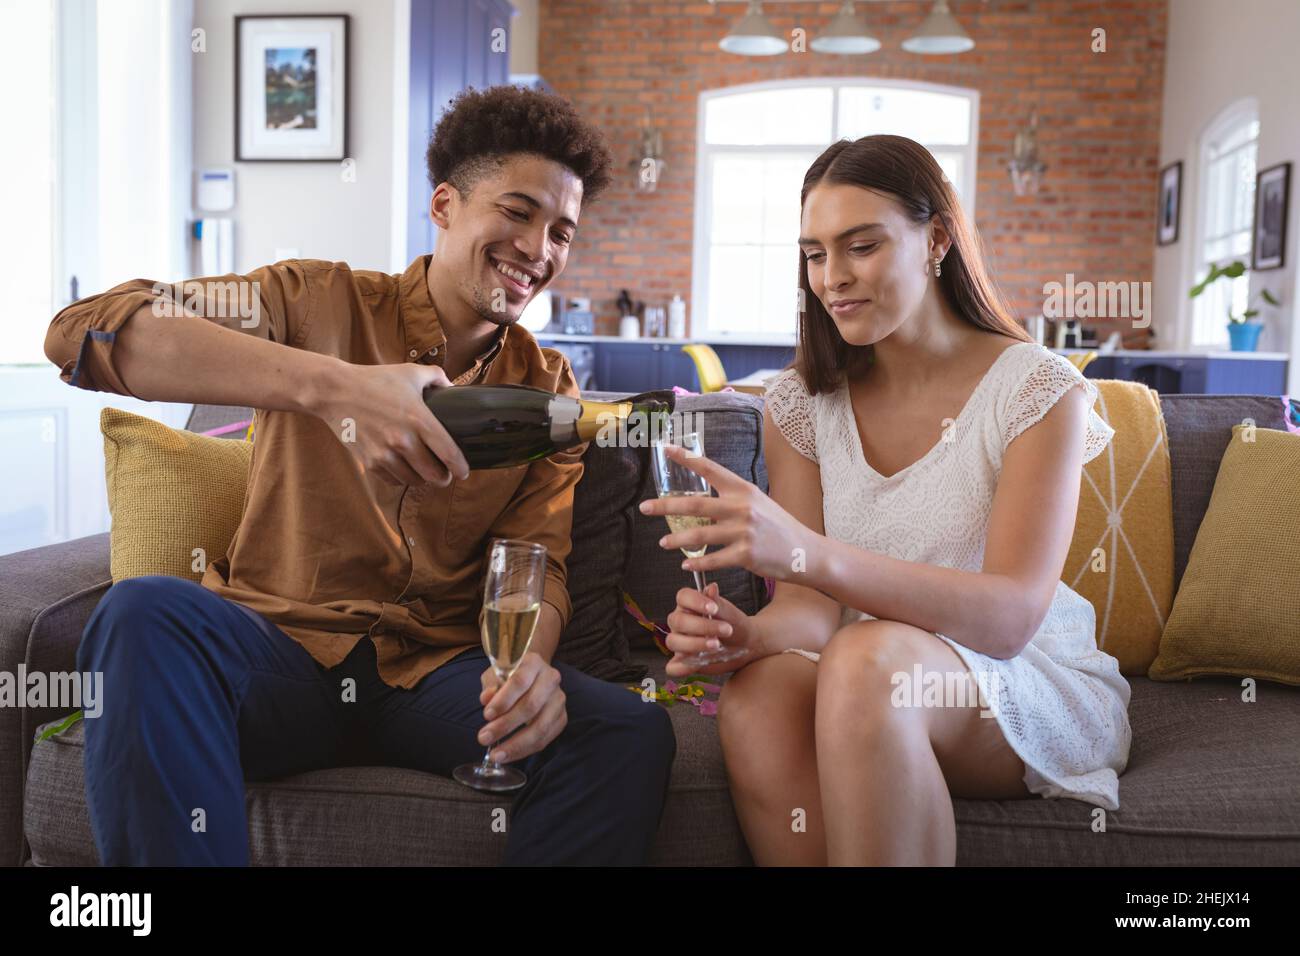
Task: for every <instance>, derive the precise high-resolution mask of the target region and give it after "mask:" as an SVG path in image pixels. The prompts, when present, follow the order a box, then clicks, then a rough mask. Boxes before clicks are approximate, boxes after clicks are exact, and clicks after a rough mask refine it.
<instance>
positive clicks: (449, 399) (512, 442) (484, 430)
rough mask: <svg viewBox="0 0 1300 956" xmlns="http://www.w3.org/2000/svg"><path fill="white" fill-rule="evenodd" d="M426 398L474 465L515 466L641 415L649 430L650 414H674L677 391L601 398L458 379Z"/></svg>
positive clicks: (628, 425) (630, 423) (427, 393)
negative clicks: (613, 399) (612, 399)
mask: <svg viewBox="0 0 1300 956" xmlns="http://www.w3.org/2000/svg"><path fill="white" fill-rule="evenodd" d="M424 403H425V404H426V405H427V406H428V407H429V410H430V411H431V412H433V414H434V416H435V417H436V418H437V419H438V421H439V422H441V423H442V426H443V427H444V428H445V429H447V432H448V433H449V434H450V435H451V437H452V438H453V439H454V440H455V442H456V444H457V446H459V448H460V450H461V452H462V454H464V456H465V460H466V461H467V462H468V463H469V466H470V468H510V467H513V466H515V465H524V464H527V463H528V462H530V461H536V460H537V459H539V458H545V457H546V456H548V455H553V454H555V453H556V452H557V451H563V450H564V449H566V448H572V447H574V446H575V445H581V444H582V443H583V442H589V441H592V440H594V439H595V438H596V436H597V434H598V433H599V432H600V430H601V429H602V428H604V427H606V426H610V427H614V428H618V427H619V426H620V425H622V426H623V428H626V429H629V430H630V429H631V428H632V427H633V425H634V424H635V417H634V416H637V415H644V416H645V419H644V421H643V422H642V424H643V426H644V427H645V428H646V429H647V430H648V429H650V428H651V427H653V426H652V423H651V421H650V418H651V416H655V415H662V416H666V415H670V414H672V411H673V406H674V395H673V392H672V390H671V389H669V390H664V391H657V392H642V393H641V394H639V395H632V396H629V397H628V398H624V399H620V400H619V401H616V402H597V401H590V400H588V399H577V398H573V397H571V396H569V395H557V394H556V393H555V392H548V391H546V390H545V389H540V388H533V387H531V386H529V385H453V386H449V387H447V388H426V389H425V390H424ZM620 419H622V420H623V421H622V422H620V421H619V420H620Z"/></svg>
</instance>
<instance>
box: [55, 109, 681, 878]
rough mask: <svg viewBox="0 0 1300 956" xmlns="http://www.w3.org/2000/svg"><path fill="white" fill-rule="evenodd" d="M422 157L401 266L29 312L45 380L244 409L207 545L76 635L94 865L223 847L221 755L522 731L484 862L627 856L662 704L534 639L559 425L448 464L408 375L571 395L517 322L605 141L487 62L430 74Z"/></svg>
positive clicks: (589, 192) (667, 749) (349, 748)
mask: <svg viewBox="0 0 1300 956" xmlns="http://www.w3.org/2000/svg"><path fill="white" fill-rule="evenodd" d="M427 160H428V167H429V177H430V181H431V183H432V184H433V185H434V186H435V190H434V193H433V200H432V204H431V209H430V215H431V216H432V217H433V220H434V222H435V223H436V224H437V225H438V227H439V230H440V232H439V237H438V243H437V248H436V250H435V251H434V253H433V255H432V256H421V257H419V258H417V259H416V260H415V261H414V262H412V263H411V265H410V267H409V268H408V269H407V270H406V272H405V273H404V274H402V275H385V274H382V273H377V272H364V271H359V272H354V271H352V270H351V269H349V268H348V266H347V265H346V264H345V263H338V262H333V263H332V262H324V261H316V260H301V261H299V260H293V261H287V262H278V263H276V264H274V265H270V266H264V267H263V268H260V269H257V270H254V271H253V272H251V273H248V274H247V275H243V276H224V277H218V278H214V279H197V280H191V281H192V282H193V283H198V285H197V286H196V285H191V284H189V283H187V284H186V285H185V286H184V287H182V288H181V289H180V290H169V289H167V287H164V286H160V284H158V283H150V282H148V281H146V280H135V281H131V282H126V283H123V284H122V285H119V286H116V287H115V288H113V289H110V290H108V291H107V292H104V293H102V294H100V295H96V296H91V297H89V298H86V299H83V300H81V301H79V302H76V303H74V304H73V305H71V306H69V307H68V308H66V309H64V310H63V311H62V312H60V313H59V314H58V315H57V316H55V318H54V320H53V322H52V324H51V326H50V331H49V334H48V336H47V338H46V343H45V351H46V354H47V355H48V356H49V358H50V360H51V361H53V362H55V363H56V364H58V365H59V366H60V370H61V375H62V377H63V379H64V380H65V381H67V382H69V383H70V384H72V385H75V386H79V387H81V388H89V389H98V390H106V391H112V392H117V393H119V394H128V395H134V396H137V397H139V398H143V399H147V400H150V401H171V402H195V403H212V404H225V405H246V406H251V407H253V408H256V409H257V426H256V432H255V435H256V438H255V442H254V452H253V461H252V466H251V469H250V472H249V485H248V494H247V499H246V503H245V508H244V512H243V516H242V520H241V523H240V526H239V528H238V530H237V532H236V534H235V537H234V540H233V541H232V542H231V544H230V548H229V551H228V553H227V554H226V555H225V556H223V557H221V558H219V559H218V560H215V561H213V562H212V563H211V564H210V565H209V566H208V567H207V568H206V570H205V573H204V575H203V579H202V585H201V586H200V585H199V584H195V583H194V582H192V581H188V580H184V579H180V578H171V577H163V576H150V577H142V578H135V579H130V580H125V581H122V582H120V583H118V584H116V585H114V586H113V587H112V588H110V589H109V591H108V593H107V594H106V595H105V597H104V599H103V601H101V602H100V604H99V606H98V607H97V608H96V610H95V612H94V614H93V615H92V617H91V619H90V621H89V622H88V624H87V626H86V631H85V634H84V635H83V640H82V644H81V648H80V651H79V653H78V661H77V666H78V668H79V669H80V670H83V671H99V672H102V673H103V675H104V681H105V684H106V688H105V709H104V713H103V715H102V716H101V717H99V718H97V719H95V720H93V721H87V722H86V751H85V754H86V756H85V769H86V798H87V802H88V804H89V808H90V819H91V825H92V828H93V831H94V836H95V842H96V845H97V847H98V849H99V853H100V857H101V859H102V861H103V863H104V864H106V865H118V864H148V865H178V864H208V865H212V864H217V865H220V864H247V863H248V862H249V856H250V854H249V841H248V821H247V819H246V816H245V807H244V781H245V779H249V780H265V779H270V778H276V777H283V776H287V775H290V774H296V773H301V772H303V771H306V770H311V769H315V768H323V767H332V766H339V765H343V764H356V763H369V764H383V765H388V766H399V767H409V768H414V769H418V770H425V771H428V772H431V773H437V774H442V775H448V776H449V775H450V774H451V771H452V769H453V768H454V767H455V766H457V765H458V764H461V763H465V762H476V761H479V760H481V759H482V756H483V753H484V751H485V749H486V746H487V745H488V744H498V742H500V741H502V738H504V737H506V735H507V734H510V733H511V732H512V731H514V730H516V729H517V728H521V727H522V729H520V730H519V731H518V733H516V734H514V736H511V737H510V738H509V739H508V740H505V741H504V742H503V743H499V744H498V745H497V746H496V747H495V748H494V751H496V750H499V751H500V752H501V754H502V756H501V758H500V759H502V760H504V761H509V762H515V763H517V764H518V765H519V766H520V767H521V769H523V770H524V771H525V772H526V773H527V775H528V783H527V784H526V785H525V787H524V788H523V789H521V790H518V791H515V793H514V802H513V810H512V815H511V820H510V828H509V833H508V834H507V836H506V838H505V839H506V848H505V860H506V862H508V863H511V864H636V863H644V862H646V861H647V858H648V856H649V854H650V851H651V848H652V846H653V844H654V838H655V832H656V830H657V828H658V822H659V818H660V815H661V813H662V807H663V800H664V797H665V796H666V792H667V783H668V773H669V768H670V767H671V765H672V761H673V756H674V754H675V750H676V743H675V739H674V736H673V732H672V726H671V724H670V722H669V720H668V718H667V715H666V713H665V712H664V711H663V710H662V709H661V708H660V707H658V705H656V704H653V703H651V704H646V703H644V702H642V700H641V698H640V697H639V696H637V695H634V694H629V693H628V692H627V691H626V690H625V689H623V688H622V687H619V686H617V685H615V684H609V683H606V682H604V681H601V680H598V679H596V678H593V677H589V676H587V675H585V674H583V673H581V672H579V671H577V670H576V669H574V668H572V667H570V666H568V665H566V664H563V663H557V662H555V661H553V656H554V654H555V650H556V645H557V643H558V641H559V637H560V633H561V632H562V631H563V629H564V626H565V624H566V623H567V621H568V618H569V614H570V603H569V596H568V592H567V589H566V585H565V567H564V561H565V559H566V557H567V556H568V553H569V549H570V542H569V532H570V529H571V516H572V503H573V488H574V485H575V484H577V482H578V479H579V477H580V476H581V474H582V467H583V466H582V461H581V459H582V452H583V451H584V450H585V446H583V447H581V448H578V449H574V450H571V451H569V452H562V453H557V454H554V455H551V456H550V457H549V458H546V459H542V460H539V461H537V462H534V463H532V464H530V465H528V466H521V467H519V468H510V469H492V470H481V471H473V472H471V471H469V470H468V469H467V467H466V463H465V460H464V457H463V456H462V455H461V453H460V451H459V449H458V448H457V447H456V445H455V443H454V442H453V441H452V440H451V438H450V437H449V436H448V435H447V433H446V431H445V430H444V429H443V427H442V426H441V425H440V424H439V423H438V422H437V420H436V419H435V418H434V417H433V416H432V415H431V414H430V412H429V410H428V408H427V407H426V406H425V404H424V402H423V400H422V398H421V392H422V390H423V389H424V388H425V387H427V386H435V387H446V386H453V385H464V384H471V383H474V384H498V383H518V384H526V385H532V386H536V387H540V388H544V389H548V390H550V391H555V392H563V393H566V394H570V395H577V394H578V388H577V385H576V383H575V381H574V378H573V375H572V372H571V370H570V368H569V365H568V362H567V361H566V359H565V358H564V357H563V356H562V355H560V354H559V353H557V352H555V351H553V350H551V349H542V348H540V347H539V346H538V345H537V342H536V340H534V339H533V337H532V336H531V335H530V334H529V333H528V332H527V330H525V329H524V328H522V327H521V326H519V325H517V324H516V323H517V320H518V318H519V315H520V313H521V312H522V310H523V308H524V306H525V305H526V304H527V302H528V301H529V300H530V299H532V298H533V297H534V296H536V295H538V294H539V293H540V292H541V291H542V290H543V289H545V288H546V287H547V286H549V285H550V284H551V283H552V282H553V281H554V280H555V278H556V277H557V276H558V275H559V274H560V273H561V272H562V271H563V270H564V266H565V263H566V261H567V259H568V255H569V250H570V247H571V245H572V243H573V241H574V234H575V231H576V229H577V224H578V218H579V213H580V211H581V207H582V206H583V204H584V203H589V202H590V201H591V200H592V199H593V198H594V197H595V196H596V195H597V194H598V193H599V192H600V191H601V190H602V189H603V188H604V187H605V186H606V185H607V184H608V183H609V181H610V165H611V158H610V155H609V152H608V150H607V148H606V146H605V144H604V141H603V139H602V138H601V136H600V134H599V133H598V132H597V131H596V130H595V129H593V128H591V127H590V126H588V125H587V124H586V123H584V122H583V121H582V120H581V119H580V118H579V117H578V116H577V115H576V114H575V113H574V111H573V110H572V108H571V107H570V106H569V104H568V103H567V102H566V101H564V100H562V99H560V98H558V97H554V96H549V95H546V94H542V93H537V92H532V91H528V90H524V89H521V88H515V87H493V88H490V89H488V90H484V91H481V92H475V91H469V92H467V93H464V94H462V95H461V96H459V97H457V99H456V100H455V101H454V102H453V103H452V104H451V106H450V107H449V110H448V112H446V113H445V114H444V116H443V118H442V120H441V121H440V122H439V124H438V127H437V129H436V130H435V131H434V134H433V136H432V138H431V141H430V144H429V149H428V156H427ZM232 282H233V283H236V284H237V285H235V286H232V285H229V284H228V283H232ZM236 291H237V292H238V293H239V294H235V293H236ZM177 292H181V293H183V295H181V294H176V293H177ZM241 300H242V301H243V302H244V304H245V305H251V306H252V308H232V303H235V304H238V303H240V302H241ZM182 305H184V306H185V310H184V311H185V314H179V315H177V314H176V313H177V312H179V311H180V307H181V306H182ZM169 313H170V314H169ZM196 313H197V314H196ZM241 333H242V334H241ZM489 537H505V538H524V539H528V540H530V541H537V542H541V543H543V544H545V545H546V547H547V549H548V558H547V565H548V566H547V575H546V585H545V596H544V603H543V605H542V611H541V614H540V616H539V619H538V623H537V630H536V632H535V635H534V637H533V642H532V645H531V649H530V651H529V653H528V654H527V655H525V657H524V658H523V660H522V662H521V663H520V665H519V667H518V669H517V670H516V671H515V672H514V673H513V674H512V675H511V677H510V680H509V681H508V682H506V684H505V685H504V686H500V685H499V682H498V680H497V678H496V677H495V675H494V673H493V671H492V668H491V667H490V666H489V663H488V661H487V658H486V656H485V655H484V653H483V650H482V648H481V647H480V645H479V633H478V626H477V623H476V622H477V616H478V610H479V607H480V605H481V595H482V585H483V571H484V569H483V553H484V549H485V547H486V540H487V538H489ZM176 546H177V547H178V548H182V549H183V550H184V551H185V553H187V554H188V553H189V550H190V548H191V545H190V544H189V543H187V542H181V541H178V542H176ZM350 688H354V690H352V691H351V692H349V689H350ZM485 724H486V726H485ZM200 819H201V820H202V821H203V824H204V825H203V826H202V827H199V826H197V825H196V821H198V820H200ZM488 823H489V819H488V817H487V816H485V817H484V826H487V825H488ZM485 839H486V837H485Z"/></svg>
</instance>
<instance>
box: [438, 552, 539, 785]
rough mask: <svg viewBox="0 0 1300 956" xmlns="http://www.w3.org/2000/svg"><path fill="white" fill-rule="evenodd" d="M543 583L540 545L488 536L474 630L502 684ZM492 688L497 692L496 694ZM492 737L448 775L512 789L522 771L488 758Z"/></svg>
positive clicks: (524, 645) (522, 644) (526, 637)
mask: <svg viewBox="0 0 1300 956" xmlns="http://www.w3.org/2000/svg"><path fill="white" fill-rule="evenodd" d="M545 582H546V546H545V545H541V544H534V543H533V542H531V541H520V540H517V539H513V538H493V539H492V540H491V542H490V543H489V545H488V554H487V573H486V575H485V576H484V580H483V609H482V611H481V612H480V613H479V630H480V633H481V634H482V637H483V650H484V652H485V653H486V654H487V656H488V660H490V661H491V662H492V667H493V669H494V670H495V671H496V675H497V677H498V678H499V679H500V680H501V683H502V685H504V684H505V682H506V681H508V680H509V679H510V675H511V674H512V673H514V670H515V668H516V667H518V666H519V661H520V660H522V659H523V656H524V655H525V654H527V653H528V646H529V645H530V644H531V643H532V640H533V630H534V629H535V628H536V627H537V616H538V612H539V611H540V610H541V607H542V592H543V586H544V585H545ZM499 692H500V691H499V689H498V693H499ZM497 743H499V741H493V742H492V743H491V744H489V745H488V748H487V750H486V751H485V752H484V753H483V762H482V763H478V764H474V763H465V764H461V765H460V766H459V767H457V768H456V769H455V770H454V771H453V772H452V776H453V777H454V778H455V779H456V780H459V781H460V782H461V783H463V784H465V785H466V786H467V787H473V788H474V789H475V790H491V791H499V790H517V789H519V788H520V787H522V786H523V785H524V784H525V783H526V782H527V781H528V775H527V774H525V773H524V772H523V771H522V770H519V769H518V768H516V767H503V766H501V765H500V764H498V763H497V762H496V761H495V760H493V759H491V757H492V748H493V747H495V746H496V745H497Z"/></svg>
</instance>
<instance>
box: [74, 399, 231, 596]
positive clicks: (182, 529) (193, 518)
mask: <svg viewBox="0 0 1300 956" xmlns="http://www.w3.org/2000/svg"><path fill="white" fill-rule="evenodd" d="M99 427H100V430H101V431H102V432H103V433H104V470H105V477H106V486H107V489H108V508H109V511H110V512H111V513H112V516H113V527H112V531H111V533H110V541H111V546H112V559H111V565H112V572H113V580H114V581H121V580H124V579H126V578H135V577H140V576H142V575H148V574H165V575H169V576H170V577H176V578H187V579H188V580H190V581H194V582H196V583H197V582H198V581H199V580H200V579H201V578H202V577H203V571H204V568H205V567H206V566H207V563H208V561H211V560H215V559H216V558H218V557H220V556H221V555H224V554H225V553H226V550H227V549H228V548H229V547H230V541H231V539H232V538H233V537H234V535H235V530H236V529H237V528H238V527H239V519H240V515H241V514H242V513H243V510H244V497H245V490H246V488H247V484H248V466H249V462H250V461H251V460H252V457H253V446H252V443H251V442H242V441H225V440H222V439H220V438H214V437H210V436H207V435H199V434H195V433H194V432H189V431H183V430H179V429H175V428H169V427H168V426H166V425H164V424H162V423H161V422H157V421H154V420H153V419H152V418H146V417H144V416H142V415H134V414H132V413H131V412H125V411H122V410H121V409H117V408H105V409H103V410H102V411H101V412H100V416H99ZM196 551H198V552H200V553H199V554H197V555H196V554H195V552H196Z"/></svg>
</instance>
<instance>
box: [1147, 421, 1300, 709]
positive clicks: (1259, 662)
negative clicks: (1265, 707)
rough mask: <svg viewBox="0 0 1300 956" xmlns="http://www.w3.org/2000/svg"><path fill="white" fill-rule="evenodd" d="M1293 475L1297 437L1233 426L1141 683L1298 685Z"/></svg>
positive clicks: (1298, 512)
mask: <svg viewBox="0 0 1300 956" xmlns="http://www.w3.org/2000/svg"><path fill="white" fill-rule="evenodd" d="M1296 475H1300V435H1289V434H1287V433H1286V432H1284V431H1276V430H1274V429H1270V428H1255V427H1254V426H1250V427H1247V426H1245V425H1234V426H1233V427H1232V441H1231V442H1229V443H1228V449H1227V451H1225V452H1224V453H1223V459H1222V460H1221V461H1220V462H1219V473H1218V476H1217V477H1216V478H1215V479H1214V492H1213V493H1212V494H1211V495H1210V504H1209V507H1208V508H1206V511H1205V518H1204V519H1203V520H1202V521H1201V527H1200V530H1199V531H1197V532H1196V541H1195V543H1193V545H1192V553H1191V555H1190V557H1189V558H1188V560H1187V570H1186V571H1185V572H1184V573H1183V580H1182V583H1181V584H1180V585H1179V587H1178V596H1177V597H1176V598H1175V599H1174V609H1173V612H1172V613H1171V614H1170V616H1169V623H1168V624H1167V625H1166V626H1165V632H1164V635H1163V636H1162V637H1161V639H1160V655H1159V656H1158V657H1157V658H1156V659H1155V662H1154V663H1153V664H1152V665H1151V670H1150V672H1149V673H1148V675H1147V676H1148V677H1151V678H1152V679H1153V680H1180V679H1185V678H1192V677H1205V676H1210V675H1216V674H1217V675H1229V676H1234V677H1254V678H1260V679H1263V680H1272V681H1278V682H1279V683H1282V684H1293V685H1300V583H1298V582H1300V498H1297V497H1296Z"/></svg>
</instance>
